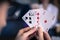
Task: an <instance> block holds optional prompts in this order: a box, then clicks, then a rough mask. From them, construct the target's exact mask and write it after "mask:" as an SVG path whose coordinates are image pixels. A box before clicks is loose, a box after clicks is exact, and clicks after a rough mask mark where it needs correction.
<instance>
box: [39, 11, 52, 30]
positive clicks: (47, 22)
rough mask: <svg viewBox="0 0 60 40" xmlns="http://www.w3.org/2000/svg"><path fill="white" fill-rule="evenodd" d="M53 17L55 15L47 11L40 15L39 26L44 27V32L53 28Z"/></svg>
mask: <svg viewBox="0 0 60 40" xmlns="http://www.w3.org/2000/svg"><path fill="white" fill-rule="evenodd" d="M52 17H53V15H52V14H51V13H50V12H48V11H46V10H45V11H44V12H43V13H42V14H41V15H40V21H39V26H40V27H42V28H43V30H44V31H46V30H47V31H48V30H49V28H51V27H52V22H53V20H52Z"/></svg>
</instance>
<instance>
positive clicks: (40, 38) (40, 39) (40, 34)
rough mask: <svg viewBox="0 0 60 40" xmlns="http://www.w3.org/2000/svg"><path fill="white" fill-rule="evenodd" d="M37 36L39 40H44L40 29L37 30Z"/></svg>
mask: <svg viewBox="0 0 60 40" xmlns="http://www.w3.org/2000/svg"><path fill="white" fill-rule="evenodd" d="M38 35H39V40H44V37H43V30H42V28H41V27H39V28H38Z"/></svg>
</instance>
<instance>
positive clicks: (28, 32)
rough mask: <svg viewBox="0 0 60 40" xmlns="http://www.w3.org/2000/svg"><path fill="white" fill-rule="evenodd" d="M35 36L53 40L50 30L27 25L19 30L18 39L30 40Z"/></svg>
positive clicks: (44, 39)
mask: <svg viewBox="0 0 60 40" xmlns="http://www.w3.org/2000/svg"><path fill="white" fill-rule="evenodd" d="M36 31H38V32H37V33H38V35H37V34H36ZM32 34H33V35H32ZM33 36H35V37H36V38H37V40H51V38H50V36H49V34H48V32H43V31H42V28H40V27H39V28H38V29H36V28H29V27H27V28H24V29H21V30H19V32H18V35H17V37H16V40H30V38H32V37H33Z"/></svg>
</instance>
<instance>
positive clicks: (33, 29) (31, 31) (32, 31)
mask: <svg viewBox="0 0 60 40" xmlns="http://www.w3.org/2000/svg"><path fill="white" fill-rule="evenodd" d="M35 31H36V28H32V29H31V30H29V31H28V32H26V33H24V34H23V35H24V36H25V37H28V36H30V35H31V34H33V33H34V32H35Z"/></svg>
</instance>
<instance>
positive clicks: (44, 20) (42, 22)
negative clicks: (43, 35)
mask: <svg viewBox="0 0 60 40" xmlns="http://www.w3.org/2000/svg"><path fill="white" fill-rule="evenodd" d="M53 17H54V16H53V15H52V14H51V13H50V12H48V11H46V10H43V9H33V10H29V11H28V12H27V13H26V14H25V15H24V16H23V17H22V19H23V20H24V21H25V22H26V23H27V24H28V25H29V27H42V28H43V31H46V30H49V28H51V25H52V24H51V23H52V22H53V20H54V19H53Z"/></svg>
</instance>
